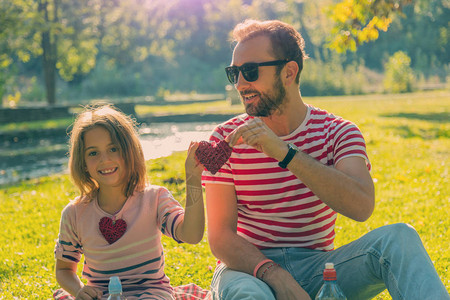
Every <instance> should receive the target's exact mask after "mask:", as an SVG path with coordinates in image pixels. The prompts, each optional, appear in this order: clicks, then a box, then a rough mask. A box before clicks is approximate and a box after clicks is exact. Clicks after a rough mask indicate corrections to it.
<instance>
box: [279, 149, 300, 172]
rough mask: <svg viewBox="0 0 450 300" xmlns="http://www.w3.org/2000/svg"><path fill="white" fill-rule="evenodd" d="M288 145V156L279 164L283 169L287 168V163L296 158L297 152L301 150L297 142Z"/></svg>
mask: <svg viewBox="0 0 450 300" xmlns="http://www.w3.org/2000/svg"><path fill="white" fill-rule="evenodd" d="M287 146H288V149H289V151H288V153H287V154H286V157H285V158H284V159H283V160H282V161H280V162H279V163H278V165H279V166H280V167H281V168H283V169H286V168H287V165H288V164H289V163H290V162H291V160H292V159H293V158H294V156H295V154H296V153H297V152H298V151H299V150H298V147H297V146H295V144H292V143H289V144H288V145H287Z"/></svg>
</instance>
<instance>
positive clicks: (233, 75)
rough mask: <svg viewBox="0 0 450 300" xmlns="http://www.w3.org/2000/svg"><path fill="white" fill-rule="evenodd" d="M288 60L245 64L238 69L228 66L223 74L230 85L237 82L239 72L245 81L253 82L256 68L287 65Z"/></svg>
mask: <svg viewBox="0 0 450 300" xmlns="http://www.w3.org/2000/svg"><path fill="white" fill-rule="evenodd" d="M288 62H289V60H288V59H283V60H273V61H266V62H262V63H253V62H251V63H245V64H243V65H242V66H240V67H236V66H229V67H226V68H225V72H226V73H227V77H228V80H229V81H230V83H232V84H236V83H237V82H238V78H239V72H242V76H244V78H245V80H247V81H249V82H253V81H256V80H258V75H259V72H258V67H264V66H279V65H283V64H286V63H288Z"/></svg>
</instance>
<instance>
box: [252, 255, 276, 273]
mask: <svg viewBox="0 0 450 300" xmlns="http://www.w3.org/2000/svg"><path fill="white" fill-rule="evenodd" d="M268 262H272V263H273V260H271V259H265V260H263V261H261V262H259V264H257V265H256V267H255V269H253V276H254V277H256V274H257V273H258V270H259V269H260V268H261V267H262V265H264V264H265V263H268Z"/></svg>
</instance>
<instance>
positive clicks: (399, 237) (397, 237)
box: [386, 223, 420, 243]
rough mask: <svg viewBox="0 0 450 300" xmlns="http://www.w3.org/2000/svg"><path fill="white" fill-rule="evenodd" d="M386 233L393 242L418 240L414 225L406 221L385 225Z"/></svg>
mask: <svg viewBox="0 0 450 300" xmlns="http://www.w3.org/2000/svg"><path fill="white" fill-rule="evenodd" d="M386 234H387V237H389V238H390V239H391V240H392V241H394V242H400V243H408V242H410V243H411V242H416V241H420V238H419V235H418V233H417V231H416V230H415V229H414V227H413V226H412V225H410V224H406V223H397V224H392V225H388V226H386Z"/></svg>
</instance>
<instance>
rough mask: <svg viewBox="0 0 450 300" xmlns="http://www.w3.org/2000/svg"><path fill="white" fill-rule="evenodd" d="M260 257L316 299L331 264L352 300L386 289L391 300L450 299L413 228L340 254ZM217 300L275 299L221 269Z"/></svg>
mask: <svg viewBox="0 0 450 300" xmlns="http://www.w3.org/2000/svg"><path fill="white" fill-rule="evenodd" d="M262 253H263V254H264V255H265V256H267V257H268V258H270V259H272V260H273V261H275V262H276V263H278V264H280V265H281V267H282V268H284V269H285V270H287V271H288V272H289V273H290V274H291V275H292V276H293V277H294V278H295V280H296V281H297V282H298V283H299V284H300V285H301V286H302V288H303V289H304V290H305V291H306V292H307V293H308V294H309V295H310V296H311V298H312V299H314V297H315V295H316V294H317V292H318V291H319V289H320V287H321V286H322V283H323V280H322V271H323V269H324V266H325V263H326V262H333V263H334V265H335V268H336V272H337V278H338V284H339V285H340V287H341V288H342V290H343V291H344V294H345V295H346V296H347V299H348V300H351V299H357V300H361V299H371V298H373V297H375V296H376V295H377V294H379V293H381V292H382V291H383V290H385V289H386V288H387V289H388V291H389V293H390V294H391V297H392V299H394V300H396V299H407V300H412V299H420V300H424V299H430V300H437V299H439V300H444V299H450V297H449V293H448V292H447V290H446V288H445V286H444V285H443V283H442V281H441V280H440V278H439V276H438V274H437V272H436V270H435V268H434V266H433V263H432V262H431V260H430V258H429V256H428V254H427V252H426V250H425V248H424V247H423V244H422V241H421V240H420V237H419V235H418V234H417V232H416V231H415V230H414V228H412V227H411V226H409V225H406V224H394V225H388V226H383V227H380V228H378V229H375V230H373V231H371V232H369V233H367V234H366V235H364V236H363V237H361V238H359V239H358V240H356V241H354V242H351V243H350V244H348V245H345V246H342V247H340V248H338V249H336V250H333V251H329V252H324V251H318V250H311V249H304V248H274V249H266V250H262ZM211 291H212V293H213V297H214V299H226V300H231V299H236V300H244V299H255V300H266V299H267V300H275V296H274V294H273V292H272V290H271V289H270V287H269V286H268V285H267V284H265V283H264V282H263V281H261V280H259V279H257V278H255V277H253V276H251V275H249V274H246V273H243V272H237V271H233V270H231V269H229V268H227V267H226V266H225V265H224V264H219V265H218V266H217V268H216V270H215V273H214V277H213V279H212V283H211Z"/></svg>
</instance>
